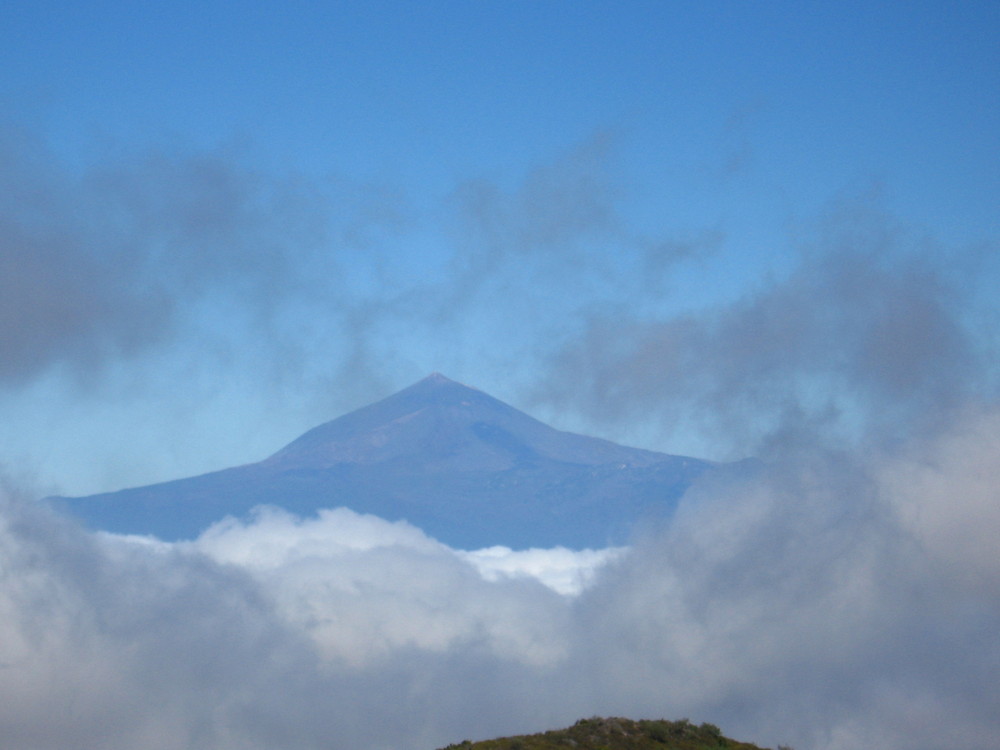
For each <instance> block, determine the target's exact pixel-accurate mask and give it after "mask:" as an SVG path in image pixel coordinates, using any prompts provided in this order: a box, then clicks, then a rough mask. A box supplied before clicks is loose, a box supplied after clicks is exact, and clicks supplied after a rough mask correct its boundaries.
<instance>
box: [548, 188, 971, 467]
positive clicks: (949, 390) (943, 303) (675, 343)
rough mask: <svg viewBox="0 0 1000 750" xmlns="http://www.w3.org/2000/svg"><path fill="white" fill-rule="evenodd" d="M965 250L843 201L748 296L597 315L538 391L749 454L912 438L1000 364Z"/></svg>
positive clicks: (604, 419)
mask: <svg viewBox="0 0 1000 750" xmlns="http://www.w3.org/2000/svg"><path fill="white" fill-rule="evenodd" d="M952 262H953V259H951V258H946V257H945V258H942V257H935V256H934V255H933V254H931V253H927V252H922V251H919V250H918V251H914V250H912V249H911V247H910V246H909V243H908V242H906V241H905V240H904V239H903V238H900V237H898V236H897V233H896V232H895V231H894V230H893V229H892V226H891V222H890V221H889V220H888V219H887V218H886V217H884V216H881V215H879V214H878V212H877V211H873V210H872V209H871V208H870V207H869V206H867V205H864V204H861V203H855V204H853V205H849V206H846V207H841V208H840V209H838V210H837V211H835V212H834V214H833V215H832V216H831V217H829V218H828V219H827V220H826V221H825V222H824V224H823V225H822V226H821V227H820V228H819V229H818V230H816V232H815V239H814V240H812V246H811V247H808V248H806V249H805V250H803V251H802V253H801V256H800V263H799V265H798V267H797V268H796V269H794V270H793V271H792V272H791V273H790V274H788V275H787V276H786V277H783V278H779V279H776V280H773V281H771V282H770V283H768V284H767V285H765V286H764V287H763V288H761V289H759V290H757V291H756V292H751V293H750V294H748V295H747V296H746V297H744V298H743V299H740V300H737V301H735V302H732V303H729V304H728V305H725V306H722V307H717V308H712V309H709V310H707V311H705V312H702V313H698V314H694V315H689V316H684V317H673V318H663V319H658V318H650V317H648V316H643V317H639V316H635V315H633V314H632V313H631V311H630V310H628V309H617V310H615V311H614V312H613V313H607V312H604V313H600V314H595V315H593V316H592V317H591V319H590V321H589V324H588V326H587V327H586V328H585V329H584V331H583V333H582V334H581V335H580V336H579V337H578V338H577V339H576V340H572V341H570V342H569V343H568V344H567V345H566V346H565V347H563V348H562V349H561V350H559V351H557V352H556V353H555V354H554V355H553V356H552V358H551V367H550V369H549V371H548V372H547V373H545V374H544V376H543V378H542V383H543V384H542V385H540V386H539V388H538V389H537V392H536V401H537V402H538V403H542V404H555V405H556V406H557V407H558V408H562V409H564V410H565V409H570V410H579V411H581V412H587V413H589V414H590V415H591V417H592V418H593V419H594V420H595V421H596V422H597V423H602V424H604V425H605V426H608V425H612V426H613V425H615V424H622V423H632V424H635V423H643V422H645V423H646V424H650V423H656V424H658V425H660V429H661V431H662V432H661V434H664V435H670V434H672V431H673V430H675V429H678V428H679V429H678V431H683V430H684V429H687V430H689V431H693V432H698V433H700V434H701V435H702V436H703V437H705V438H706V439H707V442H708V443H709V444H714V445H718V446H728V447H729V449H730V450H731V451H736V452H742V455H746V454H747V453H748V452H749V453H753V452H764V453H767V452H768V451H771V450H777V449H779V448H782V449H787V448H789V447H791V446H793V445H801V444H802V441H803V440H809V439H815V438H817V437H819V436H825V437H830V436H833V435H837V434H838V433H839V434H840V436H841V437H843V436H844V435H854V436H855V437H857V436H859V435H867V436H868V437H869V438H878V439H897V438H899V437H902V436H905V435H907V434H910V433H911V432H912V431H913V430H914V429H919V428H926V427H928V426H929V425H930V424H931V423H932V422H933V420H934V419H937V418H939V417H941V416H942V415H943V414H945V413H946V412H947V411H948V410H949V409H951V408H953V407H954V406H956V405H958V404H961V403H962V402H963V401H964V399H965V397H966V396H967V395H968V394H970V393H973V392H978V391H979V390H980V389H982V388H984V387H986V380H984V378H989V377H990V375H989V374H987V372H986V369H985V364H986V362H988V360H989V358H988V356H985V355H986V352H985V350H984V349H983V348H982V347H983V345H984V343H987V342H984V341H983V340H981V339H980V338H977V336H976V335H975V334H974V333H973V327H972V325H971V322H972V312H973V305H972V304H969V305H964V304H963V299H962V297H961V294H960V292H959V289H958V288H957V286H956V284H955V276H954V275H953V273H952V270H953V269H950V268H949V265H948V264H949V263H952Z"/></svg>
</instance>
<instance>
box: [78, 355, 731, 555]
mask: <svg viewBox="0 0 1000 750" xmlns="http://www.w3.org/2000/svg"><path fill="white" fill-rule="evenodd" d="M712 467H713V464H710V463H709V462H706V461H701V460H698V459H694V458H686V457H681V456H671V455H667V454H664V453H656V452H653V451H645V450H639V449H636V448H626V447H624V446H620V445H616V444H614V443H611V442H609V441H607V440H599V439H596V438H591V437H585V436H582V435H574V434H571V433H567V432H561V431H559V430H556V429H553V428H552V427H549V426H547V425H545V424H543V423H541V422H539V421H538V420H536V419H533V418H532V417H529V416H528V415H527V414H524V413H523V412H520V411H518V410H517V409H514V408H512V407H510V406H508V405H506V404H504V403H502V402H500V401H498V400H497V399H495V398H493V397H491V396H489V395H487V394H485V393H483V392H482V391H479V390H476V389H475V388H470V387H468V386H465V385H461V384H460V383H456V382H454V381H452V380H449V379H448V378H446V377H444V376H442V375H438V374H434V375H431V376H430V377H428V378H425V379H424V380H421V381H420V382H418V383H416V384H415V385H413V386H410V387H409V388H407V389H405V390H403V391H400V392H399V393H396V394H395V395H392V396H389V397H388V398H385V399H383V400H382V401H379V402H377V403H374V404H371V405H369V406H366V407H364V408H361V409H358V410H357V411H354V412H351V413H349V414H347V415H345V416H342V417H340V418H339V419H335V420H333V421H332V422H327V423H326V424H323V425H320V426H319V427H316V428H315V429H312V430H310V431H309V432H307V433H305V434H304V435H302V436H301V437H300V438H298V439H297V440H295V441H293V442H292V443H290V444H289V445H287V446H285V447H284V448H282V449H281V450H279V451H278V452H277V453H275V454H274V455H272V456H270V457H269V458H266V459H264V460H263V461H260V462H258V463H255V464H249V465H246V466H240V467H236V468H232V469H225V470H222V471H216V472H212V473H210V474H204V475H201V476H197V477H191V478H188V479H179V480H176V481H171V482H164V483H161V484H154V485H149V486H146V487H137V488H132V489H126V490H121V491H118V492H111V493H106V494H100V495H92V496H89V497H84V498H74V499H66V498H62V499H60V500H61V501H62V502H63V503H65V505H66V506H67V507H68V509H69V510H70V511H71V512H73V513H75V514H77V515H79V516H80V517H82V518H83V519H85V520H86V521H87V522H88V523H89V524H90V525H91V526H93V527H95V528H99V529H104V530H108V531H114V532H119V533H135V534H153V535H156V536H159V537H160V538H163V539H169V540H174V539H184V538H193V537H194V536H196V535H197V534H198V533H199V532H201V531H202V530H204V529H205V528H206V527H207V526H208V525H210V524H211V523H213V522H215V521H218V520H220V519H222V518H223V517H225V516H227V515H231V516H236V517H242V516H244V515H246V514H247V512H248V511H249V510H250V509H251V508H253V507H254V506H257V505H261V504H267V505H276V506H280V507H282V508H285V509H287V510H290V511H292V512H295V513H298V514H301V515H311V514H313V513H314V512H315V511H316V510H317V509H319V508H329V507H336V506H346V507H348V508H351V509H352V510H355V511H357V512H360V513H371V514H374V515H377V516H380V517H382V518H386V519H389V520H407V521H409V522H411V523H413V524H414V525H416V526H418V527H420V528H421V529H423V530H424V531H426V532H427V533H428V534H430V535H431V536H433V537H435V538H437V539H439V540H441V541H443V542H445V543H447V544H449V545H451V546H454V547H460V548H466V549H470V548H478V547H485V546H491V545H496V544H502V545H507V546H510V547H514V548H526V547H551V546H556V545H564V546H568V547H574V548H584V547H604V546H607V545H609V544H616V543H622V542H624V541H625V540H626V539H627V537H628V534H629V531H630V529H631V527H632V525H633V524H635V523H636V522H637V521H640V520H642V519H646V518H648V517H650V516H664V515H666V514H669V513H670V512H671V511H672V509H673V507H674V505H675V503H676V501H677V499H678V498H679V497H680V496H681V495H682V494H683V492H684V491H685V490H686V489H687V488H688V486H689V485H690V484H691V482H692V481H693V480H694V479H695V478H696V477H698V476H699V475H700V474H702V473H703V472H705V471H706V470H709V469H710V468H712Z"/></svg>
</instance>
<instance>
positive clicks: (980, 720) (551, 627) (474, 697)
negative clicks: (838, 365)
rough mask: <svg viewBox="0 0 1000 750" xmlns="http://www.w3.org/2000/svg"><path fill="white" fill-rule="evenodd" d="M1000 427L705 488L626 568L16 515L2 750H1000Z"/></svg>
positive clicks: (365, 526)
mask: <svg viewBox="0 0 1000 750" xmlns="http://www.w3.org/2000/svg"><path fill="white" fill-rule="evenodd" d="M998 428H1000V409H998V408H996V407H995V406H993V405H989V404H986V405H983V404H980V405H979V408H976V409H967V410H962V411H961V412H960V413H956V416H955V417H954V418H953V419H951V421H950V422H949V423H948V424H947V425H946V426H942V428H941V429H940V430H939V431H938V432H937V433H935V434H933V435H931V434H928V435H924V436H922V437H920V438H919V439H913V440H910V441H908V442H906V443H904V444H897V445H895V446H894V447H892V448H891V449H890V448H883V449H881V450H878V451H873V452H870V453H868V454H867V455H865V456H864V457H863V458H859V457H857V456H850V455H846V454H844V453H837V452H832V451H831V452H821V451H813V452H812V453H810V454H809V455H808V456H806V455H799V456H797V457H796V459H795V460H794V461H786V462H777V461H776V462H774V463H772V464H770V465H768V466H767V467H765V468H763V469H762V470H761V471H760V472H759V473H758V474H756V475H755V476H753V477H750V478H743V479H739V480H734V479H727V480H725V481H722V480H720V481H718V482H706V483H703V484H701V485H699V486H696V487H695V488H694V490H693V491H692V492H691V493H690V494H689V495H688V496H687V497H686V498H685V500H684V502H683V503H682V505H681V507H680V509H679V511H678V514H677V516H676V517H675V518H674V520H673V521H672V522H671V523H670V524H669V525H666V526H664V527H662V528H659V529H650V530H648V533H647V534H646V535H645V536H643V537H642V538H638V539H636V540H635V542H634V544H633V546H632V547H631V548H630V549H628V550H615V551H605V552H585V553H578V552H571V551H568V550H534V551H530V552H508V551H504V550H481V551H478V552H471V553H470V552H462V551H456V550H452V549H450V548H448V547H446V546H444V545H442V544H439V543H438V542H436V541H434V540H433V539H430V538H428V537H427V536H426V535H424V534H423V533H422V532H421V531H420V530H418V529H415V528H413V527H411V526H408V525H406V524H401V523H389V522H386V521H382V520H381V519H377V518H373V517H370V516H361V515H358V514H356V513H353V512H351V511H348V510H346V509H338V510H330V511H324V512H322V513H321V514H320V515H319V516H318V517H317V518H314V519H297V518H295V517H293V516H290V515H288V514H286V513H284V512H281V511H277V510H266V509H265V510H262V511H261V512H260V513H259V514H258V515H257V516H256V517H255V518H253V519H251V520H250V521H249V522H247V523H238V522H235V521H227V522H224V523H221V524H218V525H216V526H215V527H213V528H211V529H209V530H208V531H206V533H205V534H203V535H202V537H201V538H199V539H198V540H196V541H194V542H190V543H184V544H177V545H168V544H164V543H160V542H157V541H155V540H145V541H143V540H135V539H127V538H120V537H112V536H105V535H101V536H95V535H91V534H88V533H86V532H83V531H81V530H80V529H78V528H76V527H74V526H72V525H71V524H69V523H68V522H67V521H66V520H64V519H62V518H59V517H57V516H53V515H52V514H50V513H48V512H47V511H45V510H43V509H40V508H38V507H36V506H33V505H31V504H29V503H27V502H25V501H23V500H21V499H19V498H18V497H17V496H16V494H15V493H13V492H10V491H8V492H6V493H5V496H4V499H3V501H2V504H0V614H2V617H0V628H2V631H3V632H2V637H0V664H2V668H0V694H2V695H4V696H6V699H5V700H4V702H3V703H2V704H0V726H2V727H3V733H4V737H5V741H6V742H7V743H8V746H10V747H12V748H29V747H30V748H32V750H45V748H62V747H65V746H67V744H72V745H73V746H74V747H79V748H84V749H85V748H105V749H107V748H110V749H112V750H114V748H149V749H150V750H161V749H162V750H168V749H170V750H172V749H174V748H177V749H180V748H223V749H224V748H230V747H231V748H236V747H240V748H267V747H277V746H280V747H286V748H320V747H323V748H329V747H343V748H354V749H357V748H390V747H391V748H413V750H418V749H430V748H434V747H439V746H442V745H444V744H447V743H449V742H454V741H458V740H461V739H463V738H465V737H486V736H491V735H495V734H500V733H509V732H527V731H536V730H541V729H545V728H550V727H554V726H558V725H560V724H563V723H566V722H571V721H573V720H575V719H576V718H579V717H581V716H589V715H593V714H625V715H630V716H636V717H643V716H666V717H674V718H679V717H682V716H688V717H690V718H692V719H694V720H697V721H711V722H713V723H716V724H719V725H720V726H722V727H723V728H724V729H725V731H726V732H727V733H730V734H733V735H736V736H740V737H746V738H747V739H751V740H754V741H757V742H759V743H762V744H770V745H775V744H778V743H784V744H791V745H793V746H795V747H796V748H798V750H808V749H811V748H815V749H816V750H841V749H843V750H847V749H848V748H856V747H859V746H878V747H882V748H887V749H889V750H892V749H893V748H900V749H902V748H917V749H920V748H926V749H927V750H930V749H931V748H938V747H951V748H958V749H962V748H968V750H975V749H978V748H982V747H985V746H988V745H989V744H990V743H991V742H993V740H994V739H995V737H997V736H1000V720H998V719H997V717H998V716H1000V699H998V698H997V695H996V691H995V690H994V689H993V685H994V682H995V675H996V673H997V670H998V668H1000V645H998V642H997V640H996V633H997V632H1000V560H998V559H997V557H996V555H993V554H990V548H991V544H992V540H995V539H996V538H1000V536H998V535H1000V511H998V505H1000V504H998V498H997V490H996V488H997V487H1000V440H998V439H997V437H996V436H997V435H998V434H1000V429H998ZM573 576H577V578H576V579H575V580H576V583H575V584H574V585H575V586H576V588H575V589H574V591H575V592H576V593H573V592H572V591H571V592H568V593H567V592H566V590H565V589H563V593H559V590H560V587H561V586H563V585H564V584H565V583H566V581H567V580H569V579H570V578H572V577H573Z"/></svg>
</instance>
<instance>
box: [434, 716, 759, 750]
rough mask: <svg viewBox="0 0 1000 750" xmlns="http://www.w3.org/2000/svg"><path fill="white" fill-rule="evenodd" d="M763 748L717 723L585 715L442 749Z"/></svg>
mask: <svg viewBox="0 0 1000 750" xmlns="http://www.w3.org/2000/svg"><path fill="white" fill-rule="evenodd" d="M567 747H570V748H575V750H723V749H725V748H728V749H729V750H761V748H758V747H757V745H750V744H747V743H745V742H738V741H736V740H731V739H729V738H728V737H724V736H723V735H722V732H721V731H720V730H719V728H718V727H717V726H715V725H714V724H701V725H697V724H692V723H691V722H690V721H688V720H687V719H681V720H680V721H664V720H662V719H658V720H646V719H643V720H641V721H632V720H631V719H621V718H610V719H602V718H598V717H594V718H592V719H581V720H580V721H578V722H576V724H574V725H573V726H571V727H568V728H566V729H557V730H553V731H550V732H544V733H541V734H531V735H520V736H517V737H501V738H499V739H495V740H484V741H482V742H470V741H469V740H466V741H464V742H461V743H459V744H457V745H448V747H446V748H442V750H565V748H567Z"/></svg>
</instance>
